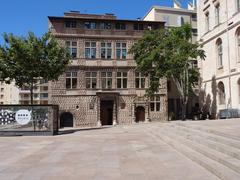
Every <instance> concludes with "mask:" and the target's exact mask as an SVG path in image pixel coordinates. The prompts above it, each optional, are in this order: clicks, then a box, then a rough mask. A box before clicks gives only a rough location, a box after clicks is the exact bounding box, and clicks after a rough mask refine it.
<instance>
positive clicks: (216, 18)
mask: <svg viewBox="0 0 240 180" xmlns="http://www.w3.org/2000/svg"><path fill="white" fill-rule="evenodd" d="M219 23H220V4H217V5H216V6H215V25H216V26H217V25H219Z"/></svg>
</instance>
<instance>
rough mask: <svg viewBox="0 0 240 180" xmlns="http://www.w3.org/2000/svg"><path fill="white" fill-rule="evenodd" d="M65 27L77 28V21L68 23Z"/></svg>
mask: <svg viewBox="0 0 240 180" xmlns="http://www.w3.org/2000/svg"><path fill="white" fill-rule="evenodd" d="M65 27H66V28H76V27H77V22H76V21H66V22H65Z"/></svg>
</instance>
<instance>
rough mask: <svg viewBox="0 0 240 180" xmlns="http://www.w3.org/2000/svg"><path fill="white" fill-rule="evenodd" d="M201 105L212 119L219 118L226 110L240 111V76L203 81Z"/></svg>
mask: <svg viewBox="0 0 240 180" xmlns="http://www.w3.org/2000/svg"><path fill="white" fill-rule="evenodd" d="M200 94H201V96H200V104H201V107H202V109H203V111H204V112H205V113H207V114H209V115H210V117H211V118H219V112H220V111H221V110H224V109H240V74H239V73H235V74H232V75H230V76H224V77H215V76H213V77H212V79H211V80H208V81H203V83H202V87H201V92H200Z"/></svg>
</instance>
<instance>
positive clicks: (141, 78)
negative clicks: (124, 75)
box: [135, 72, 145, 89]
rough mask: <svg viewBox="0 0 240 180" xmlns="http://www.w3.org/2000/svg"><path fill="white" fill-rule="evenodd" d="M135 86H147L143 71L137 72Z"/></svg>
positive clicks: (139, 87)
mask: <svg viewBox="0 0 240 180" xmlns="http://www.w3.org/2000/svg"><path fill="white" fill-rule="evenodd" d="M135 87H136V88H137V89H141V88H145V76H144V74H143V73H140V72H136V73H135Z"/></svg>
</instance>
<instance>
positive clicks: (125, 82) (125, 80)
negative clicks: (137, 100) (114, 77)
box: [123, 78, 127, 88]
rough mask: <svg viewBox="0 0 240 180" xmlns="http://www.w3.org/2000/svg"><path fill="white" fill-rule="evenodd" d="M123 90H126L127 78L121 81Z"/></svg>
mask: <svg viewBox="0 0 240 180" xmlns="http://www.w3.org/2000/svg"><path fill="white" fill-rule="evenodd" d="M123 88H127V78H124V79H123Z"/></svg>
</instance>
